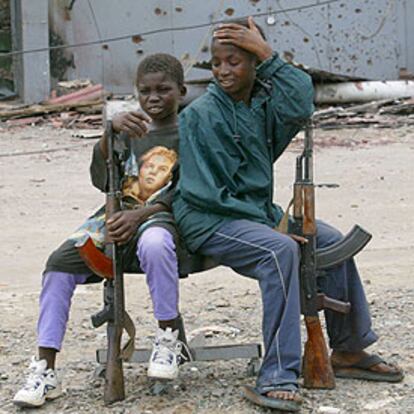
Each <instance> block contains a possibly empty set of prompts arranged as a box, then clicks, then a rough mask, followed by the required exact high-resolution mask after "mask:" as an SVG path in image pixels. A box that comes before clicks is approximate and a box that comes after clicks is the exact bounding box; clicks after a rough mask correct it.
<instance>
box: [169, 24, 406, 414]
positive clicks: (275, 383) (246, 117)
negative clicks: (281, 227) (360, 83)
mask: <svg viewBox="0 0 414 414" xmlns="http://www.w3.org/2000/svg"><path fill="white" fill-rule="evenodd" d="M211 51H212V61H211V62H212V71H213V75H214V77H215V81H214V83H212V84H210V85H209V87H208V89H207V92H206V93H205V94H204V95H203V96H202V97H200V98H199V99H198V100H196V101H194V102H193V103H192V104H191V105H190V106H188V107H187V108H186V109H185V110H184V111H183V112H182V113H181V114H180V122H179V130H180V156H181V162H180V181H179V184H178V187H177V191H176V194H175V200H174V204H173V210H174V216H175V219H176V221H177V224H178V226H179V229H180V233H181V234H182V235H183V236H184V239H185V241H186V243H187V245H188V247H189V248H190V249H191V250H192V251H194V252H199V253H201V254H204V255H208V256H213V258H215V259H216V260H217V261H218V262H219V263H220V264H221V265H224V266H229V267H231V268H232V269H233V270H235V271H236V272H237V273H239V274H241V275H243V276H247V277H251V278H254V279H256V280H257V281H258V282H259V286H260V290H261V295H262V302H263V340H264V345H265V354H264V358H263V362H262V366H261V368H260V371H259V374H258V378H257V381H256V388H255V389H251V388H245V396H246V397H247V398H250V399H252V400H253V401H254V402H256V403H259V404H261V405H265V406H267V407H270V408H275V409H279V410H283V411H298V410H299V409H300V403H301V400H300V397H299V395H298V392H297V391H298V377H299V374H300V369H301V341H300V306H299V283H298V268H299V249H298V245H297V243H296V242H295V241H294V240H293V239H292V238H291V237H289V236H288V235H285V234H281V233H279V232H277V231H275V230H274V228H275V226H277V225H278V223H279V222H280V219H281V217H282V211H281V208H280V207H278V206H276V205H275V204H273V169H272V165H273V163H274V162H275V161H276V160H277V158H278V157H279V156H280V155H281V154H282V153H283V151H284V149H285V148H286V147H287V145H288V144H289V142H290V141H291V139H292V138H293V137H294V136H295V135H296V134H297V133H298V131H299V130H300V129H301V127H302V126H303V124H304V122H305V121H306V120H307V119H308V118H309V117H310V116H311V115H312V111H313V103H312V101H313V88H312V83H311V80H310V78H309V76H308V75H307V74H306V73H304V72H302V71H300V70H299V69H296V68H294V67H293V66H291V65H288V64H286V63H285V62H283V61H282V60H281V59H280V58H279V57H278V55H277V54H276V53H274V52H273V51H272V49H271V48H270V46H269V44H268V43H267V42H266V41H265V39H264V36H263V34H262V33H261V32H260V30H259V29H258V28H257V26H256V25H255V24H254V22H253V20H252V18H249V21H248V22H238V24H236V23H228V24H224V25H222V26H221V27H219V28H218V29H216V30H215V31H214V34H213V41H212V44H211ZM340 238H341V235H340V233H339V232H338V231H337V230H335V229H333V228H332V227H331V226H329V225H327V224H325V223H322V222H318V234H317V243H318V246H319V247H325V246H328V245H330V244H332V243H335V242H336V241H338V240H339V239H340ZM321 282H322V281H321ZM320 288H321V290H323V291H324V292H325V293H326V294H327V295H328V296H330V297H333V298H336V299H339V300H344V301H349V302H351V305H352V310H351V312H350V313H349V314H348V315H339V314H336V313H333V312H329V311H327V312H326V321H327V330H328V335H329V338H330V346H331V348H332V350H333V353H332V358H331V361H332V364H333V367H334V370H335V371H336V372H337V374H340V375H342V376H348V378H349V377H354V378H365V379H372V380H380V379H381V380H384V381H399V380H401V379H402V377H403V374H402V372H401V371H400V370H399V369H398V368H396V367H394V366H390V365H388V364H385V363H384V362H383V361H382V360H381V359H380V358H378V357H377V358H376V357H374V356H372V355H369V354H367V353H366V352H365V351H364V349H365V348H366V347H367V346H369V345H371V344H372V343H374V342H375V341H376V340H377V336H376V334H375V333H374V332H373V331H372V329H371V318H370V314H369V310H368V306H367V301H366V299H365V295H364V290H363V287H362V284H361V281H360V278H359V275H358V271H357V269H356V267H355V264H354V261H353V260H348V261H347V262H345V263H344V264H342V265H340V266H337V267H335V268H333V269H331V270H330V272H329V275H328V276H327V277H326V278H324V283H321V286H320Z"/></svg>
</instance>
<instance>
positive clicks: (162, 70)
mask: <svg viewBox="0 0 414 414" xmlns="http://www.w3.org/2000/svg"><path fill="white" fill-rule="evenodd" d="M136 87H137V90H138V100H139V103H140V105H141V108H142V110H143V111H144V112H146V113H147V114H148V115H149V116H150V117H151V118H152V119H153V120H162V121H165V120H168V119H169V118H171V117H172V118H175V116H176V115H177V112H178V106H179V103H180V102H181V100H182V98H183V97H184V95H185V93H186V89H185V86H184V71H183V67H182V65H181V63H180V61H179V60H178V59H176V58H175V57H174V56H171V55H168V54H166V53H156V54H153V55H149V56H147V57H146V58H145V59H144V60H142V62H141V63H140V64H139V65H138V69H137V76H136Z"/></svg>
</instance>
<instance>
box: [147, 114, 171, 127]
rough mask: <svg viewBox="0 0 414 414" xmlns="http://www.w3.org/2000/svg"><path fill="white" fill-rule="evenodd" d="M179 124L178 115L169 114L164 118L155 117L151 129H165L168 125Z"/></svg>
mask: <svg viewBox="0 0 414 414" xmlns="http://www.w3.org/2000/svg"><path fill="white" fill-rule="evenodd" d="M176 125H177V115H176V114H174V115H173V116H168V117H166V118H163V119H153V120H152V122H151V129H152V130H156V129H163V128H168V127H173V126H176Z"/></svg>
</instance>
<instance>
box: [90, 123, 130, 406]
mask: <svg viewBox="0 0 414 414" xmlns="http://www.w3.org/2000/svg"><path fill="white" fill-rule="evenodd" d="M105 134H106V139H107V148H108V158H107V169H108V192H107V193H106V206H105V219H106V220H108V219H109V218H110V217H111V216H112V215H113V214H114V213H115V212H116V211H118V210H119V209H120V196H121V189H120V176H119V175H120V174H119V169H120V159H119V157H117V156H116V155H115V152H114V134H113V131H112V122H110V121H108V122H107V126H106V130H105ZM105 256H106V257H107V258H108V259H109V260H111V263H112V269H111V270H112V274H113V278H112V279H108V280H106V281H105V289H104V302H105V306H104V309H103V310H102V311H100V312H99V313H97V314H96V315H94V316H92V324H93V325H94V327H98V326H101V325H102V324H104V323H107V324H108V325H107V337H108V355H107V362H106V370H105V390H104V401H105V404H111V403H113V402H116V401H120V400H123V399H124V398H125V389H124V375H123V369H122V361H123V360H128V359H129V358H130V357H131V355H132V353H133V351H134V338H135V326H134V323H133V322H132V320H131V318H130V316H129V315H128V313H127V312H126V311H125V300H124V275H123V267H122V252H121V247H120V246H118V245H117V244H116V243H114V242H112V241H109V240H108V241H107V242H106V244H105ZM124 329H125V330H126V331H127V333H128V335H129V340H128V342H127V343H126V344H125V346H124V347H123V348H121V340H122V332H123V330H124Z"/></svg>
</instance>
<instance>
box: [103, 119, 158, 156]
mask: <svg viewBox="0 0 414 414" xmlns="http://www.w3.org/2000/svg"><path fill="white" fill-rule="evenodd" d="M150 122H151V118H149V117H148V116H147V115H146V114H144V113H143V112H137V111H131V112H121V113H119V114H116V115H115V116H114V117H113V119H112V128H113V129H114V131H115V132H117V133H119V132H126V133H127V134H128V135H129V136H130V137H133V138H141V137H143V136H144V135H145V134H146V133H147V132H148V124H149V123H150ZM106 141H107V139H106V136H105V133H104V134H103V135H102V137H101V139H100V141H99V147H100V148H101V151H102V153H103V155H104V158H107V157H108V149H107V146H106Z"/></svg>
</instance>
